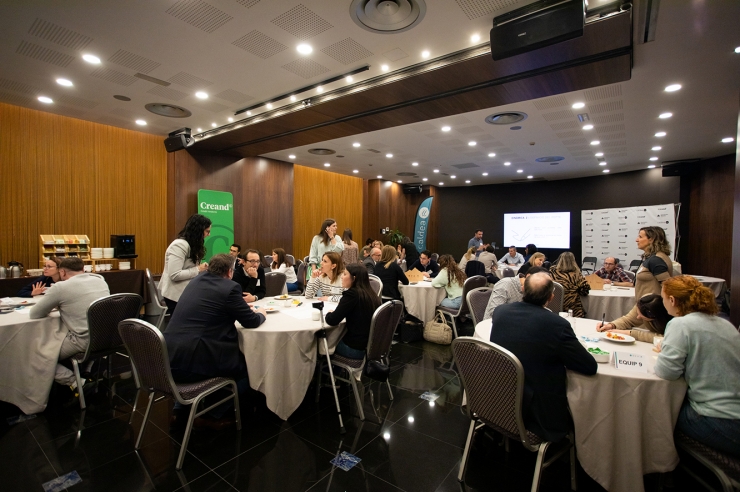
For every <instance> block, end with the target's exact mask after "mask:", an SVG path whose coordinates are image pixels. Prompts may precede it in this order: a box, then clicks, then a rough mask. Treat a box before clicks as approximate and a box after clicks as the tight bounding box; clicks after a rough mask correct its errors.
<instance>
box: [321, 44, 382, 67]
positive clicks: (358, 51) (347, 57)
mask: <svg viewBox="0 0 740 492" xmlns="http://www.w3.org/2000/svg"><path fill="white" fill-rule="evenodd" d="M321 52H322V53H324V54H326V55H329V56H330V57H332V58H334V59H335V60H336V61H338V62H339V63H341V64H343V65H349V64H350V63H354V62H357V61H360V60H363V59H365V58H367V57H369V56H373V52H372V51H370V50H368V49H367V48H365V47H364V46H362V45H361V44H360V43H358V42H357V41H355V40H354V39H352V38H347V39H343V40H341V41H339V42H337V43H334V44H332V45H330V46H327V47H326V48H324V49H323V50H321Z"/></svg>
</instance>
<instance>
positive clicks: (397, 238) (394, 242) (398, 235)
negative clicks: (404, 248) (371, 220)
mask: <svg viewBox="0 0 740 492" xmlns="http://www.w3.org/2000/svg"><path fill="white" fill-rule="evenodd" d="M405 236H406V234H404V233H403V232H401V231H400V230H399V229H391V230H390V231H388V233H387V234H386V235H385V243H386V244H390V245H391V246H393V247H394V248H395V247H398V245H399V244H401V243H402V242H403V238H404V237H405Z"/></svg>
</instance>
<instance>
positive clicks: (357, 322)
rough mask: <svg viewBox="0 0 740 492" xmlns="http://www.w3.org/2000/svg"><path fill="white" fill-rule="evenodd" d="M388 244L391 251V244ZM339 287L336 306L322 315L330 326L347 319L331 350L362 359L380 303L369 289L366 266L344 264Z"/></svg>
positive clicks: (344, 355) (348, 356) (351, 357)
mask: <svg viewBox="0 0 740 492" xmlns="http://www.w3.org/2000/svg"><path fill="white" fill-rule="evenodd" d="M390 248H391V249H393V250H394V252H395V249H394V248H393V246H390ZM342 287H343V288H344V289H345V290H344V294H343V295H342V300H341V301H339V305H338V306H337V309H336V310H335V311H332V312H330V313H328V314H327V315H326V322H327V323H328V324H329V325H331V326H336V325H338V324H339V323H341V322H342V320H344V319H346V320H347V323H346V326H347V331H346V332H345V334H344V336H343V337H342V339H341V340H339V344H338V345H337V348H336V350H335V352H334V353H335V354H339V355H341V356H343V357H347V358H350V359H362V358H363V357H365V350H366V348H367V342H368V339H369V337H370V323H371V321H372V319H373V314H374V313H375V310H376V309H378V307H380V298H379V297H378V295H377V294H376V293H375V292H374V291H373V289H372V286H371V285H370V280H369V277H368V274H367V269H366V268H365V267H364V266H362V265H357V264H353V265H347V268H346V269H345V270H344V272H342Z"/></svg>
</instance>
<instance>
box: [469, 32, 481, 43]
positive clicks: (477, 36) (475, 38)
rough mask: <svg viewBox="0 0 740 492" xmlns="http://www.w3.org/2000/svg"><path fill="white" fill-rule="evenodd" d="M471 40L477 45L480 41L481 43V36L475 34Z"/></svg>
mask: <svg viewBox="0 0 740 492" xmlns="http://www.w3.org/2000/svg"><path fill="white" fill-rule="evenodd" d="M470 40H471V41H472V42H474V43H477V42H478V41H480V35H479V34H473V35H472V36H470Z"/></svg>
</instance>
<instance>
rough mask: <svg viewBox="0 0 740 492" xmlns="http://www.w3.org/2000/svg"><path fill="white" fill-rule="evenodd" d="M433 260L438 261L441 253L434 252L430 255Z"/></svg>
mask: <svg viewBox="0 0 740 492" xmlns="http://www.w3.org/2000/svg"><path fill="white" fill-rule="evenodd" d="M430 258H431V259H432V260H434V261H437V260H438V259H439V254H437V253H432V256H431V257H430Z"/></svg>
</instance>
